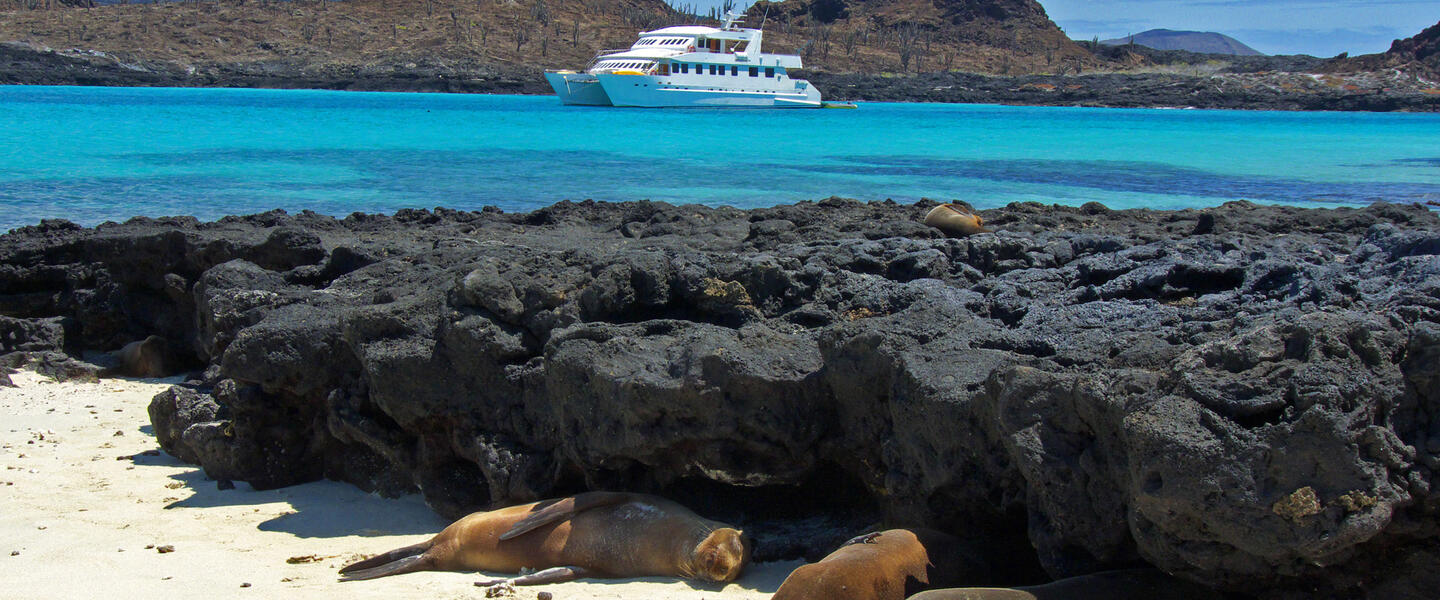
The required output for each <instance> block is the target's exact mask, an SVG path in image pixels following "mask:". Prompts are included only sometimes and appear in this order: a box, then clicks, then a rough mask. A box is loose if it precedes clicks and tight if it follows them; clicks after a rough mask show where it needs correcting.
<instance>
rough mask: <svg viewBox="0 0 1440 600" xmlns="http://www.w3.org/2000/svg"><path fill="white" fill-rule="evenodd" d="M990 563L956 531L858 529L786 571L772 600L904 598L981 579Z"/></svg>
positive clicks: (882, 599)
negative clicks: (835, 545)
mask: <svg viewBox="0 0 1440 600" xmlns="http://www.w3.org/2000/svg"><path fill="white" fill-rule="evenodd" d="M988 577H989V568H988V566H986V564H985V563H984V561H983V560H982V559H980V558H978V557H977V556H975V555H973V554H972V553H970V552H966V551H965V549H964V548H963V546H962V545H961V543H960V541H959V540H957V539H956V538H954V537H951V536H949V535H946V534H944V533H940V532H938V531H933V530H929V529H918V528H917V529H890V530H886V531H882V532H879V533H870V534H866V535H862V536H859V537H856V538H854V539H851V540H850V541H847V542H845V543H844V544H843V545H841V546H840V548H839V549H837V550H835V551H834V552H831V553H830V554H829V555H828V556H826V557H825V558H823V559H820V562H816V563H811V564H808V565H802V566H801V567H799V568H797V569H795V570H794V571H793V572H791V573H790V575H789V576H788V577H786V578H785V581H784V582H782V583H781V584H780V589H779V590H776V592H775V595H774V596H771V597H770V600H813V599H820V598H825V599H827V600H904V598H905V597H906V596H908V595H910V594H913V593H915V592H917V591H920V590H925V589H929V588H931V587H943V586H946V585H956V584H959V583H961V582H963V581H967V580H968V581H975V580H977V579H979V580H984V579H988Z"/></svg>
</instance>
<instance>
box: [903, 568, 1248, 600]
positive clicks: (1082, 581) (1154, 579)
mask: <svg viewBox="0 0 1440 600" xmlns="http://www.w3.org/2000/svg"><path fill="white" fill-rule="evenodd" d="M1221 598H1224V596H1223V595H1222V594H1221V593H1220V592H1216V591H1214V590H1211V589H1209V588H1206V587H1204V586H1201V585H1198V584H1195V583H1191V582H1189V581H1185V580H1183V579H1177V578H1175V577H1171V576H1169V575H1166V574H1164V573H1161V572H1160V571H1157V570H1155V569H1126V570H1120V571H1104V572H1101V573H1091V574H1089V575H1081V576H1079V577H1070V578H1067V579H1061V580H1058V581H1052V582H1050V583H1047V584H1044V585H1033V586H1025V587H1018V588H955V589H946V590H930V591H928V592H921V593H919V594H915V595H914V596H911V597H910V600H1220V599H1221Z"/></svg>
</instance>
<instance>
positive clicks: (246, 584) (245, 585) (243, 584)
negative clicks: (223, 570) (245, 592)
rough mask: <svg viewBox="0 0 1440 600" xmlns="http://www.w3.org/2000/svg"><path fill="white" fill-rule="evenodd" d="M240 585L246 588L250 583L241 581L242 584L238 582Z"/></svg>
mask: <svg viewBox="0 0 1440 600" xmlns="http://www.w3.org/2000/svg"><path fill="white" fill-rule="evenodd" d="M240 587H242V588H247V587H250V584H249V583H248V582H247V583H242V584H240Z"/></svg>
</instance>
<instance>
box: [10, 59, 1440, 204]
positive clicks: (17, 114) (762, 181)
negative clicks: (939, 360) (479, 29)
mask: <svg viewBox="0 0 1440 600" xmlns="http://www.w3.org/2000/svg"><path fill="white" fill-rule="evenodd" d="M830 195H840V196H848V197H853V198H859V199H862V200H879V199H885V198H892V199H894V200H896V201H900V202H912V201H914V200H917V199H919V198H921V197H929V198H935V199H962V200H965V201H968V202H970V203H972V204H974V205H976V206H979V207H982V208H984V207H992V206H1000V205H1004V204H1007V203H1010V202H1015V201H1027V200H1030V201H1038V202H1043V203H1060V204H1082V203H1085V202H1089V201H1098V202H1102V203H1104V204H1106V205H1108V206H1110V207H1112V208H1130V207H1153V208H1183V207H1204V206H1213V205H1216V204H1219V203H1221V202H1225V201H1228V200H1235V199H1248V200H1252V201H1256V202H1274V203H1293V204H1303V205H1316V206H1322V205H1323V206H1334V205H1362V204H1366V203H1369V202H1372V201H1374V200H1380V199H1383V200H1388V201H1392V202H1426V201H1431V200H1435V201H1440V115H1428V114H1352V113H1287V112H1242V111H1198V110H1196V111H1190V110H1144V109H1136V110H1130V109H1085V108H1031V107H1005V106H986V105H956V104H890V103H864V104H861V106H860V108H859V109H858V110H790V111H783V110H728V111H727V110H706V109H693V110H692V109H684V110H680V109H672V110H645V109H615V108H595V107H565V106H562V105H560V103H559V102H558V101H557V100H556V99H555V98H553V97H535V96H530V97H526V96H482V95H452V94H390V93H356V92H326V91H290V90H283V91H282V90H229V89H155V88H84V87H30V86H0V207H3V213H0V231H3V230H6V229H9V228H12V227H16V226H20V225H27V224H33V223H36V222H38V221H39V220H40V219H42V218H53V217H63V218H66V219H70V220H72V221H75V222H78V223H81V224H85V225H94V224H97V223H100V222H103V221H107V220H115V221H122V220H124V219H127V218H129V217H131V216H135V215H147V216H164V215H195V216H198V217H200V218H202V219H207V220H209V219H215V218H218V217H220V216H223V215H227V214H248V213H254V212H262V211H265V210H269V209H272V208H283V209H286V210H288V211H291V212H297V211H300V210H305V209H309V210H313V211H316V212H320V213H325V214H332V215H337V216H344V215H347V214H350V213H351V212H355V211H362V212H384V213H391V212H394V211H395V210H397V209H400V208H407V207H408V208H431V207H436V206H445V207H449V208H457V209H471V210H475V209H479V208H481V207H484V206H486V205H495V206H498V207H500V208H502V209H504V210H506V211H507V212H516V211H527V210H531V209H534V208H537V207H540V206H545V205H548V204H551V203H554V202H557V201H560V200H564V199H569V200H584V199H586V198H593V199H595V200H612V201H620V200H638V199H644V198H648V199H652V200H663V201H666V202H671V203H688V202H699V203H705V204H717V205H718V204H728V205H731V206H737V207H742V208H749V207H757V206H770V205H774V204H779V203H787V202H795V201H799V200H816V199H820V198H824V197H826V196H830Z"/></svg>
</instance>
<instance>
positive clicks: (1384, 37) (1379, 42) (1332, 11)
mask: <svg viewBox="0 0 1440 600" xmlns="http://www.w3.org/2000/svg"><path fill="white" fill-rule="evenodd" d="M861 1H864V0H861ZM1039 1H1040V4H1041V6H1044V7H1045V12H1046V13H1048V14H1049V15H1050V18H1051V19H1052V20H1054V21H1055V23H1056V24H1057V25H1059V26H1060V27H1061V28H1063V29H1064V30H1065V33H1066V34H1068V35H1069V36H1070V37H1071V38H1074V39H1077V40H1088V39H1091V38H1093V37H1095V36H1099V37H1100V39H1102V40H1103V39H1110V38H1118V37H1124V36H1125V35H1126V34H1131V33H1140V32H1142V31H1146V30H1149V29H1185V30H1191V31H1215V32H1219V33H1223V34H1225V35H1228V36H1230V37H1233V38H1235V39H1237V40H1240V41H1241V42H1244V43H1245V44H1246V45H1248V46H1250V47H1251V48H1254V49H1256V50H1259V51H1261V52H1264V53H1266V54H1311V55H1314V56H1319V57H1327V58H1328V57H1331V56H1334V55H1336V54H1339V53H1341V52H1349V53H1350V54H1352V55H1356V54H1370V53H1374V52H1384V51H1386V50H1388V49H1390V42H1392V41H1394V40H1396V39H1399V38H1407V37H1411V36H1413V35H1415V34H1417V33H1420V31H1421V30H1422V29H1425V28H1426V27H1429V26H1431V25H1434V24H1435V23H1437V22H1440V0H1378V1H1371V0H1339V1H1334V2H1320V1H1316V0H1128V1H1124V2H1122V1H1120V0H1039ZM720 2H721V0H670V3H671V4H690V5H695V6H699V7H700V10H702V11H704V10H708V8H709V7H710V6H718V5H719V4H720ZM739 4H741V5H743V6H748V5H750V4H751V2H750V1H749V0H739Z"/></svg>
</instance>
